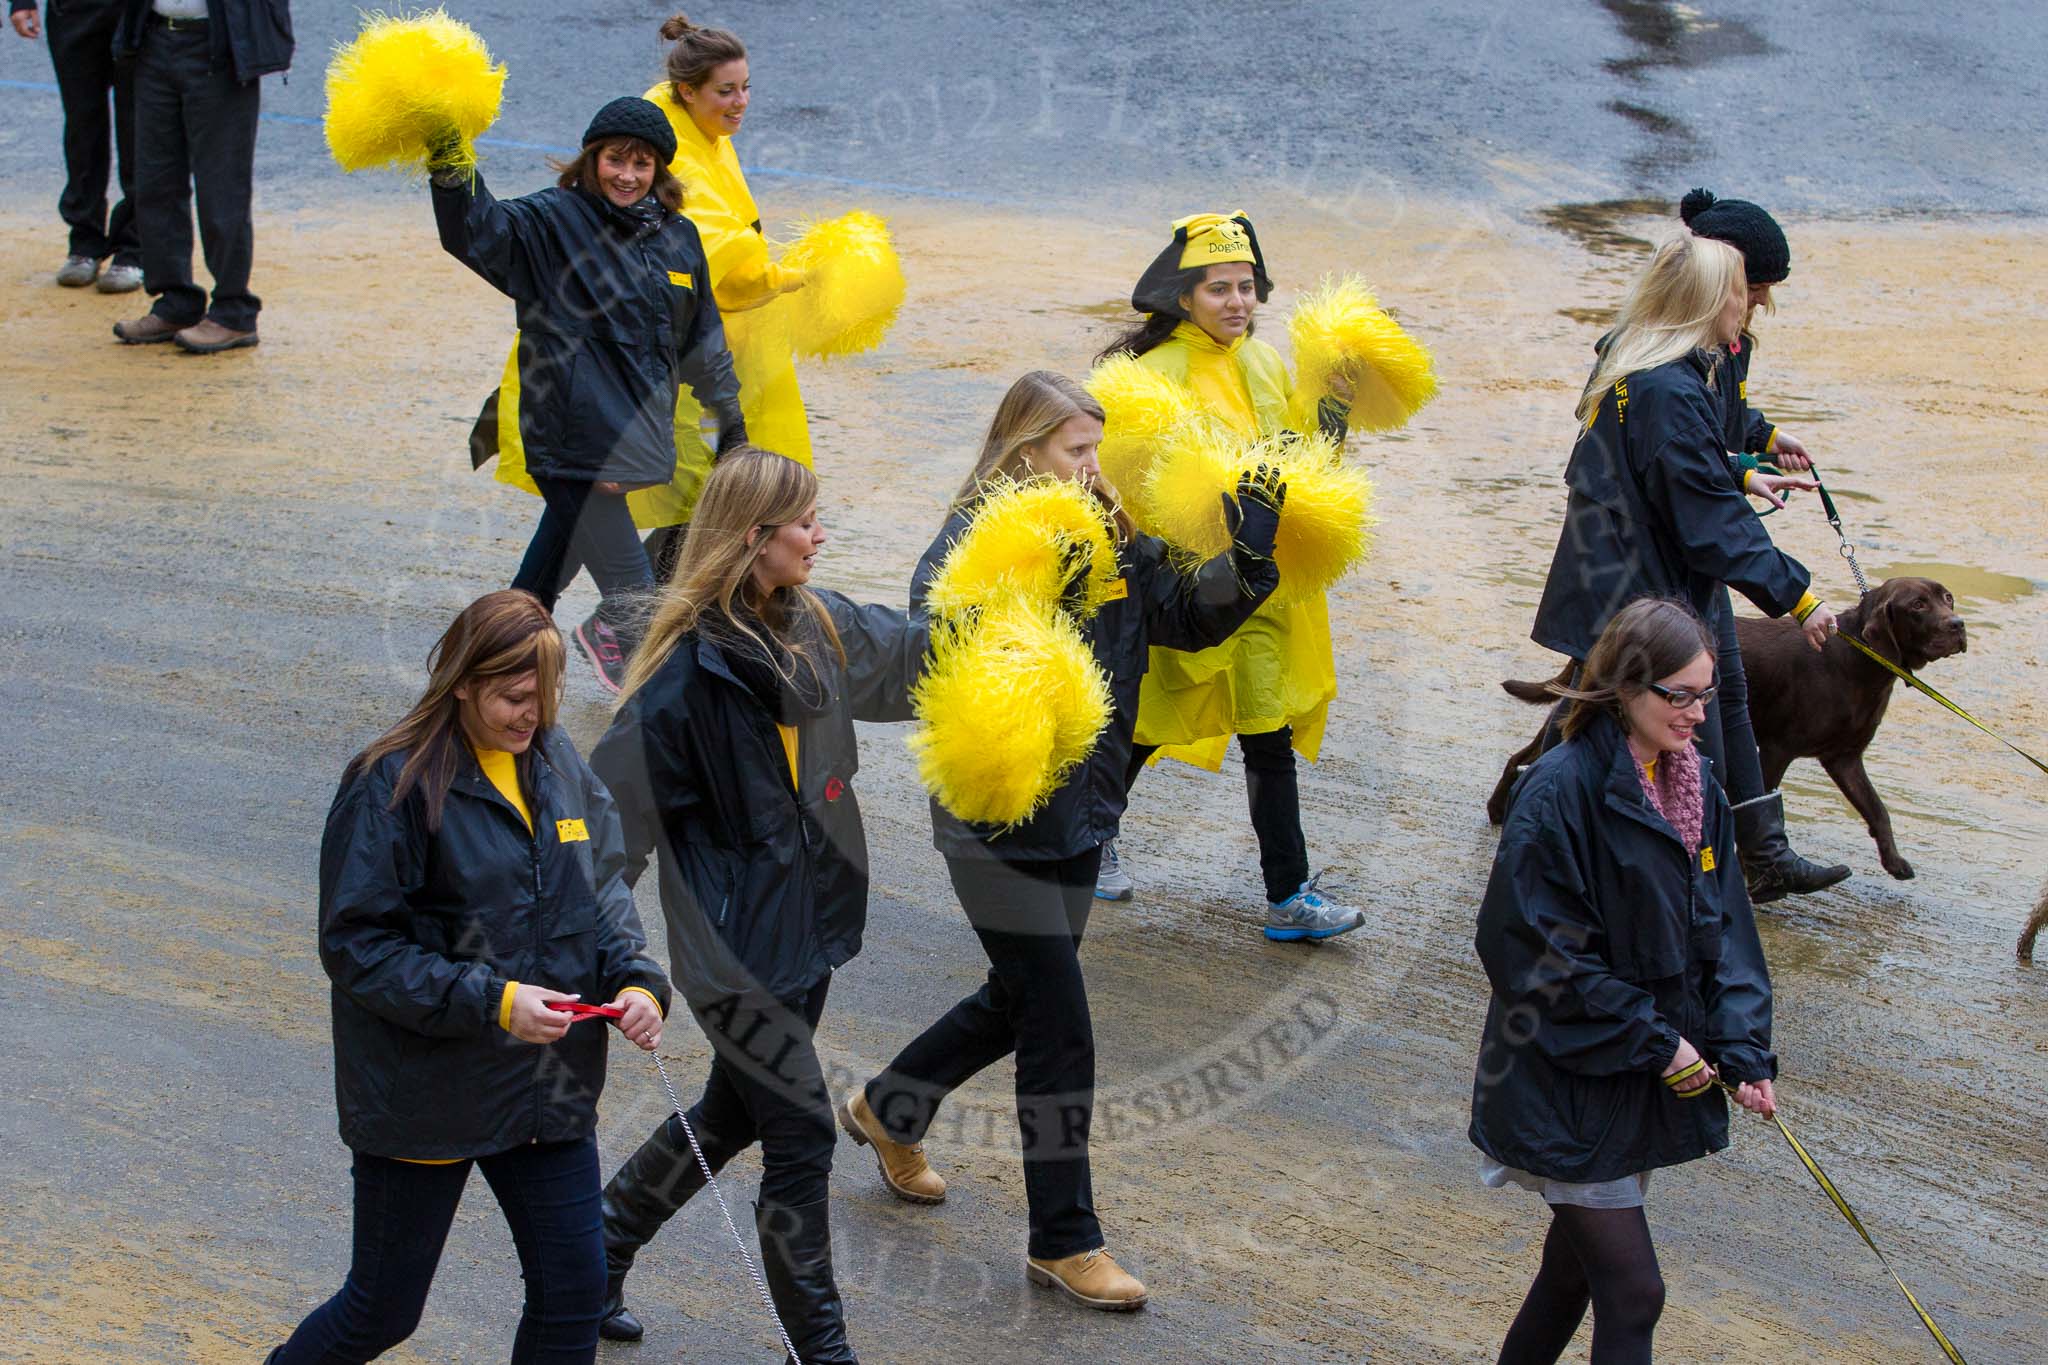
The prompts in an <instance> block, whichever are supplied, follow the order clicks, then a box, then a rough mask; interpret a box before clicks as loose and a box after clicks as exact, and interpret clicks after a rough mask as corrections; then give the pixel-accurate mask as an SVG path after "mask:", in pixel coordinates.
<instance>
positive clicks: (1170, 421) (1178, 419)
mask: <svg viewBox="0 0 2048 1365" xmlns="http://www.w3.org/2000/svg"><path fill="white" fill-rule="evenodd" d="M1084 387H1086V388H1087V390H1088V392H1089V394H1090V395H1091V396H1093V397H1094V399H1095V401H1096V402H1098V403H1100V404H1102V433H1103V434H1102V444H1101V446H1100V447H1098V448H1097V450H1096V454H1095V458H1096V460H1097V462H1098V463H1100V464H1101V466H1102V475H1103V477H1104V478H1106V479H1108V480H1109V482H1110V485H1111V487H1113V488H1115V489H1116V490H1117V493H1118V494H1119V496H1121V497H1122V498H1123V499H1124V502H1125V505H1126V506H1127V507H1129V508H1130V510H1131V511H1132V513H1133V514H1134V515H1135V516H1137V518H1138V519H1139V520H1140V521H1144V522H1148V523H1149V520H1150V518H1149V515H1148V509H1147V508H1146V507H1145V479H1146V476H1147V475H1148V474H1150V473H1151V469H1152V460H1153V457H1154V456H1156V455H1157V454H1158V453H1159V444H1160V441H1161V440H1162V439H1164V437H1165V436H1166V434H1167V433H1168V432H1170V431H1172V430H1173V429H1174V428H1175V427H1177V426H1179V425H1180V424H1181V423H1182V422H1183V421H1186V420H1187V419H1188V418H1189V417H1192V416H1194V415H1195V414H1196V413H1197V412H1198V411H1199V407H1198V405H1197V404H1196V402H1195V395H1194V392H1193V391H1192V390H1191V389H1189V388H1188V387H1187V386H1186V385H1185V384H1180V383H1176V382H1175V381H1173V380H1172V379H1169V378H1167V377H1166V376H1165V375H1163V374H1160V373H1159V372H1158V371H1157V370H1154V369H1152V368H1150V367H1149V366H1146V365H1144V364H1141V363H1140V362H1139V361H1138V360H1136V359H1135V358H1134V357H1131V356H1128V355H1113V356H1110V357H1109V358H1108V359H1107V360H1103V361H1100V362H1098V363H1097V364H1096V366H1095V368H1094V369H1093V370H1091V371H1089V373H1088V379H1087V381H1086V384H1085V386H1084Z"/></svg>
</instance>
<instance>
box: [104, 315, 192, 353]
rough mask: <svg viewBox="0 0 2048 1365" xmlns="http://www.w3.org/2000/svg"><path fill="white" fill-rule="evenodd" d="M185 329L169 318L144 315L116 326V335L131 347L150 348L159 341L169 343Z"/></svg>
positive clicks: (118, 323)
mask: <svg viewBox="0 0 2048 1365" xmlns="http://www.w3.org/2000/svg"><path fill="white" fill-rule="evenodd" d="M183 330H184V329H183V328H182V327H180V326H179V325H178V324H177V323H175V322H172V321H170V320H169V319H167V318H161V317H158V316H157V315H156V314H155V313H144V314H143V315H142V316H141V317H139V318H130V319H128V320H127V321H125V322H117V323H115V324H114V335H115V336H117V337H119V338H120V339H121V340H122V341H123V342H125V343H127V344H128V345H130V346H148V345H151V344H152V343H155V342H159V341H169V340H170V339H171V338H172V337H174V336H176V335H177V334H178V333H179V332H181V331H183Z"/></svg>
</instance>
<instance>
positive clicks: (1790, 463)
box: [1771, 431, 1813, 469]
mask: <svg viewBox="0 0 2048 1365" xmlns="http://www.w3.org/2000/svg"><path fill="white" fill-rule="evenodd" d="M1771 459H1772V460H1774V461H1775V462H1776V463H1777V465H1778V467H1779V468H1781V469H1811V468H1813V456H1811V455H1809V454H1807V453H1806V446H1805V444H1804V443H1803V442H1802V441H1800V440H1799V438H1798V437H1796V436H1787V435H1786V434H1785V433H1784V432H1782V431H1778V432H1773V433H1772V441H1771Z"/></svg>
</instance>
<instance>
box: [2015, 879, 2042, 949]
mask: <svg viewBox="0 0 2048 1365" xmlns="http://www.w3.org/2000/svg"><path fill="white" fill-rule="evenodd" d="M2043 928H2048V890H2043V891H2042V892H2041V903H2040V904H2039V905H2037V906H2035V907H2034V917H2033V918H2032V919H2030V920H2028V921H2027V927H2026V928H2025V929H2024V930H2022V931H2021V933H2020V946H2019V955H2020V961H2022V962H2032V961H2033V960H2034V940H2035V939H2036V938H2037V937H2039V936H2040V933H2041V930H2042V929H2043Z"/></svg>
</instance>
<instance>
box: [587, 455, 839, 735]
mask: <svg viewBox="0 0 2048 1365" xmlns="http://www.w3.org/2000/svg"><path fill="white" fill-rule="evenodd" d="M817 502H818V476H817V475H816V474H813V473H812V472H811V470H810V468H809V466H807V465H802V464H799V463H797V462H796V461H795V460H792V459H789V458H787V457H786V456H782V455H777V454H776V453H774V452H773V451H770V450H762V449H761V448H760V447H758V446H739V447H737V448H736V449H734V450H732V451H729V452H728V453H726V454H725V455H723V456H721V457H720V458H719V461H718V463H717V464H716V465H714V466H712V469H711V475H710V477H709V478H707V479H705V480H704V491H703V492H702V493H701V494H700V495H699V496H698V498H697V508H696V511H695V512H694V513H693V514H692V516H691V518H690V526H689V530H688V531H687V532H686V533H685V535H684V536H683V549H682V553H681V554H680V555H679V556H678V557H677V561H676V569H675V574H674V575H673V576H672V577H671V578H670V579H669V581H668V585H667V586H666V587H664V588H663V589H662V590H661V594H660V596H659V597H658V598H656V599H655V604H654V615H653V618H652V619H651V620H650V621H649V622H648V623H647V634H646V636H645V637H644V638H643V639H642V640H641V642H640V647H639V648H638V649H636V650H634V651H633V657H632V659H631V660H630V661H628V663H627V665H626V679H625V682H624V683H623V684H622V686H621V688H620V699H621V700H622V701H623V700H624V699H625V698H626V697H630V696H632V695H633V693H635V692H636V691H638V690H639V689H640V687H641V686H642V685H643V684H644V683H646V681H647V680H648V679H649V678H650V677H652V676H654V674H655V673H656V672H657V671H658V670H659V669H660V668H661V666H662V665H663V664H664V663H666V662H668V657H669V655H671V654H673V653H674V652H675V648H676V645H677V644H678V643H679V642H680V641H681V640H682V638H683V636H684V635H686V634H688V633H689V632H690V631H692V630H695V629H696V628H697V627H698V626H699V625H700V624H701V623H703V622H704V621H705V620H706V618H707V617H716V618H717V624H718V625H719V626H720V627H721V628H723V629H725V630H729V631H731V632H732V633H734V634H736V635H740V636H743V637H744V638H745V639H747V640H749V641H751V642H752V643H754V644H756V645H759V646H761V648H762V650H763V651H764V652H765V653H766V655H767V657H768V658H769V660H770V661H771V662H772V663H773V664H774V665H775V667H776V669H777V671H778V672H781V673H782V674H783V676H784V678H785V679H786V680H790V681H794V678H793V677H792V675H791V671H790V670H793V669H795V668H804V669H807V670H808V671H809V672H810V674H811V677H812V680H813V681H818V680H821V679H822V677H823V672H822V669H821V668H820V667H819V663H818V660H817V659H815V658H813V657H812V655H811V652H810V648H809V641H810V640H811V639H812V638H814V637H815V638H822V639H823V640H825V641H826V643H828V644H830V645H831V646H832V649H833V651H834V652H835V653H837V654H838V655H839V657H840V660H841V662H844V661H845V657H846V656H845V651H844V649H842V648H841V646H840V643H839V632H838V630H837V629H836V628H835V627H834V626H833V624H832V616H831V613H830V612H828V611H827V610H826V609H825V604H824V603H823V602H822V601H820V600H819V599H818V595H817V594H816V593H814V592H812V591H811V590H810V589H808V588H804V587H789V588H777V589H775V590H774V591H773V592H770V593H767V594H763V593H762V592H761V591H760V589H759V588H758V587H757V586H756V585H755V583H754V576H753V575H754V561H755V559H756V557H757V555H758V553H759V549H760V539H759V537H756V539H755V540H754V541H753V542H752V543H749V542H748V539H747V537H748V535H749V534H750V533H753V532H757V531H758V532H761V533H762V534H764V535H765V534H766V533H767V532H770V531H772V530H774V529H775V528H777V527H780V526H786V525H788V524H789V523H790V522H793V521H795V520H797V519H798V518H799V517H801V516H803V515H804V513H806V512H808V511H810V510H811V509H812V508H813V507H815V506H816V505H817ZM749 618H752V619H754V620H758V621H759V622H760V623H761V624H762V625H763V626H766V627H767V628H768V630H769V632H770V633H771V634H773V635H774V637H775V639H774V640H773V641H772V642H771V641H768V640H764V639H762V638H761V634H760V632H759V631H757V630H755V629H754V627H753V626H752V625H751V624H750V623H749ZM804 621H808V622H809V623H810V624H811V626H812V627H813V628H814V629H813V630H812V631H808V632H806V631H800V630H798V629H797V626H798V624H799V623H800V622H804ZM775 646H780V648H779V649H778V648H776V647H775ZM785 655H787V656H788V658H789V666H788V668H785V667H784V665H783V662H782V659H783V656H785Z"/></svg>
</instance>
